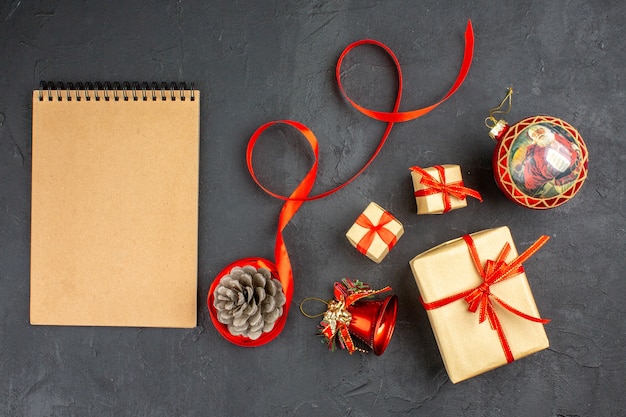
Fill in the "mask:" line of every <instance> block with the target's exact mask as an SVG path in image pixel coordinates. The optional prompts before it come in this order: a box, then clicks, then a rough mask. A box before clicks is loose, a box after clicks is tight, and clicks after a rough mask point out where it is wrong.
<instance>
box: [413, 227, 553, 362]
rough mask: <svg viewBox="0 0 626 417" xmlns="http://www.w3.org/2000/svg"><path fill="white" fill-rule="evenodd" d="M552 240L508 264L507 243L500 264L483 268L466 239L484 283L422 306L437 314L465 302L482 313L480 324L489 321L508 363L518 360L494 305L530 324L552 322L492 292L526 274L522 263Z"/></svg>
mask: <svg viewBox="0 0 626 417" xmlns="http://www.w3.org/2000/svg"><path fill="white" fill-rule="evenodd" d="M548 239H549V237H548V236H541V237H540V238H539V239H537V241H536V242H535V243H533V244H532V245H531V246H530V247H529V248H528V249H526V250H525V251H524V252H523V253H522V254H521V255H519V256H518V257H517V258H515V259H514V260H513V261H511V262H510V263H507V262H506V261H505V259H506V257H507V255H508V254H509V252H510V250H511V246H510V245H509V243H508V242H507V243H506V244H505V245H504V247H503V248H502V251H501V252H500V254H499V255H498V257H497V258H496V260H495V261H494V260H488V261H487V262H485V266H484V267H483V266H482V264H481V262H480V258H479V257H478V251H477V250H476V245H475V244H474V240H473V239H472V237H471V236H470V235H465V236H463V240H465V243H466V244H467V247H468V249H469V252H470V256H471V258H472V261H473V262H474V266H475V267H476V270H477V271H478V273H479V274H480V276H481V278H482V280H483V282H482V283H481V284H480V285H479V286H477V287H476V288H471V289H469V290H467V291H463V292H461V293H458V294H455V295H452V296H450V297H446V298H442V299H441V300H437V301H433V302H431V303H425V302H424V300H422V299H421V298H420V300H421V302H422V305H423V306H424V308H425V309H426V310H434V309H436V308H439V307H443V306H445V305H447V304H450V303H452V302H454V301H457V300H460V299H464V300H465V301H466V302H467V304H468V310H469V311H470V312H472V313H475V312H477V311H478V312H479V315H478V322H479V323H483V322H484V321H485V320H488V321H489V324H490V325H491V328H492V329H493V330H495V331H496V332H497V333H498V338H499V339H500V344H501V345H502V350H503V351H504V356H505V357H506V361H507V363H510V362H513V361H514V360H515V358H514V357H513V353H512V352H511V348H510V346H509V342H508V340H507V338H506V335H505V334H504V329H503V328H502V324H501V323H500V320H499V319H498V315H497V314H496V310H495V308H494V301H495V302H497V303H498V304H500V305H501V306H502V307H504V308H505V309H506V310H508V311H510V312H511V313H513V314H515V315H517V316H519V317H522V318H524V319H526V320H530V321H532V322H535V323H542V324H546V323H548V322H550V320H547V319H542V318H539V317H533V316H530V315H528V314H526V313H524V312H522V311H520V310H518V309H516V308H515V307H513V306H511V305H509V304H507V303H506V302H505V301H504V300H502V299H501V298H500V297H498V296H496V295H495V294H492V293H491V291H490V287H491V285H493V284H496V283H498V282H500V281H504V280H505V279H508V278H511V277H513V276H515V275H518V274H520V273H522V272H523V271H524V267H523V266H522V263H523V262H525V261H526V260H527V259H528V258H530V257H531V256H533V255H534V254H535V253H536V252H537V251H538V250H539V248H541V247H542V246H543V245H544V244H545V243H546V242H547V241H548Z"/></svg>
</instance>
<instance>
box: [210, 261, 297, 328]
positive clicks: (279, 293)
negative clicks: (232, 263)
mask: <svg viewBox="0 0 626 417" xmlns="http://www.w3.org/2000/svg"><path fill="white" fill-rule="evenodd" d="M213 294H214V301H213V306H215V309H216V310H217V319H218V321H219V322H220V323H223V324H225V325H227V326H228V331H229V332H230V333H231V334H232V335H234V336H246V337H249V338H250V339H252V340H255V339H258V338H259V337H260V336H261V334H262V333H263V332H269V331H271V330H272V329H273V328H274V324H276V321H277V320H278V318H279V317H280V316H282V314H283V306H284V305H285V294H284V293H283V287H282V285H281V284H280V281H278V280H277V279H275V278H273V277H272V274H271V273H270V271H269V270H268V269H266V268H259V269H258V270H257V269H256V268H255V267H253V266H251V265H246V266H244V267H243V268H242V267H238V266H236V267H234V268H233V269H231V271H230V273H229V274H228V275H225V276H224V277H223V278H222V279H221V280H220V283H219V284H218V286H217V288H216V289H215V292H214V293H213Z"/></svg>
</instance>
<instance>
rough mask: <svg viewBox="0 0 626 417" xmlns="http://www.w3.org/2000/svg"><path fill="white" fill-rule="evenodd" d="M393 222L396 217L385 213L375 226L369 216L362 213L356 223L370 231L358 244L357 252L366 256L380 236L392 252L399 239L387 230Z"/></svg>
mask: <svg viewBox="0 0 626 417" xmlns="http://www.w3.org/2000/svg"><path fill="white" fill-rule="evenodd" d="M393 220H394V217H393V216H392V215H391V214H389V212H387V211H383V214H382V215H381V216H380V219H379V220H378V223H376V224H374V223H372V221H371V220H370V219H369V218H368V217H367V216H365V215H364V214H363V213H361V215H359V217H357V219H356V222H355V223H356V224H358V225H359V226H361V227H364V228H366V229H368V230H367V232H366V233H365V235H364V236H363V237H362V238H361V240H359V243H357V245H356V248H357V250H358V251H359V252H361V253H362V254H364V255H365V254H366V253H367V250H368V249H369V247H370V246H371V245H372V242H373V241H374V238H375V237H376V235H378V236H379V237H380V238H381V239H382V241H383V242H385V244H386V245H387V247H388V248H389V250H391V248H393V247H394V246H395V244H396V241H397V238H396V235H394V234H393V232H391V231H390V230H389V229H387V228H385V226H386V225H387V224H388V223H390V222H391V221H393Z"/></svg>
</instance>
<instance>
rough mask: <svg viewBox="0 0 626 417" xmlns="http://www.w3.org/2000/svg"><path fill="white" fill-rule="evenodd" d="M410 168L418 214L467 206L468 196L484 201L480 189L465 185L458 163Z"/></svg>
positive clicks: (445, 211) (441, 211)
mask: <svg viewBox="0 0 626 417" xmlns="http://www.w3.org/2000/svg"><path fill="white" fill-rule="evenodd" d="M410 170H411V179H412V180H413V190H414V195H415V202H416V203H417V214H443V213H447V212H448V211H450V210H455V209H459V208H463V207H466V206H467V197H468V196H469V197H473V198H476V199H478V200H480V201H482V197H481V196H480V193H478V191H476V190H472V189H471V188H467V187H465V185H464V184H463V176H462V174H461V167H459V166H458V165H451V164H447V165H435V166H432V167H428V168H420V167H417V166H415V167H411V168H410Z"/></svg>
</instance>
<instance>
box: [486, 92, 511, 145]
mask: <svg viewBox="0 0 626 417" xmlns="http://www.w3.org/2000/svg"><path fill="white" fill-rule="evenodd" d="M512 96H513V87H509V88H508V89H507V92H506V96H504V98H503V99H502V101H501V102H500V104H498V105H497V106H496V107H494V108H493V109H491V110H489V117H487V118H486V119H485V126H487V127H488V128H489V129H491V130H490V131H489V136H490V137H491V139H494V140H499V139H498V138H499V137H500V135H501V134H502V133H503V131H504V129H505V128H506V127H507V126H508V123H507V122H506V121H505V120H497V119H496V118H495V115H496V114H507V113H508V112H510V111H511V97H512ZM505 106H506V108H505Z"/></svg>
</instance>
